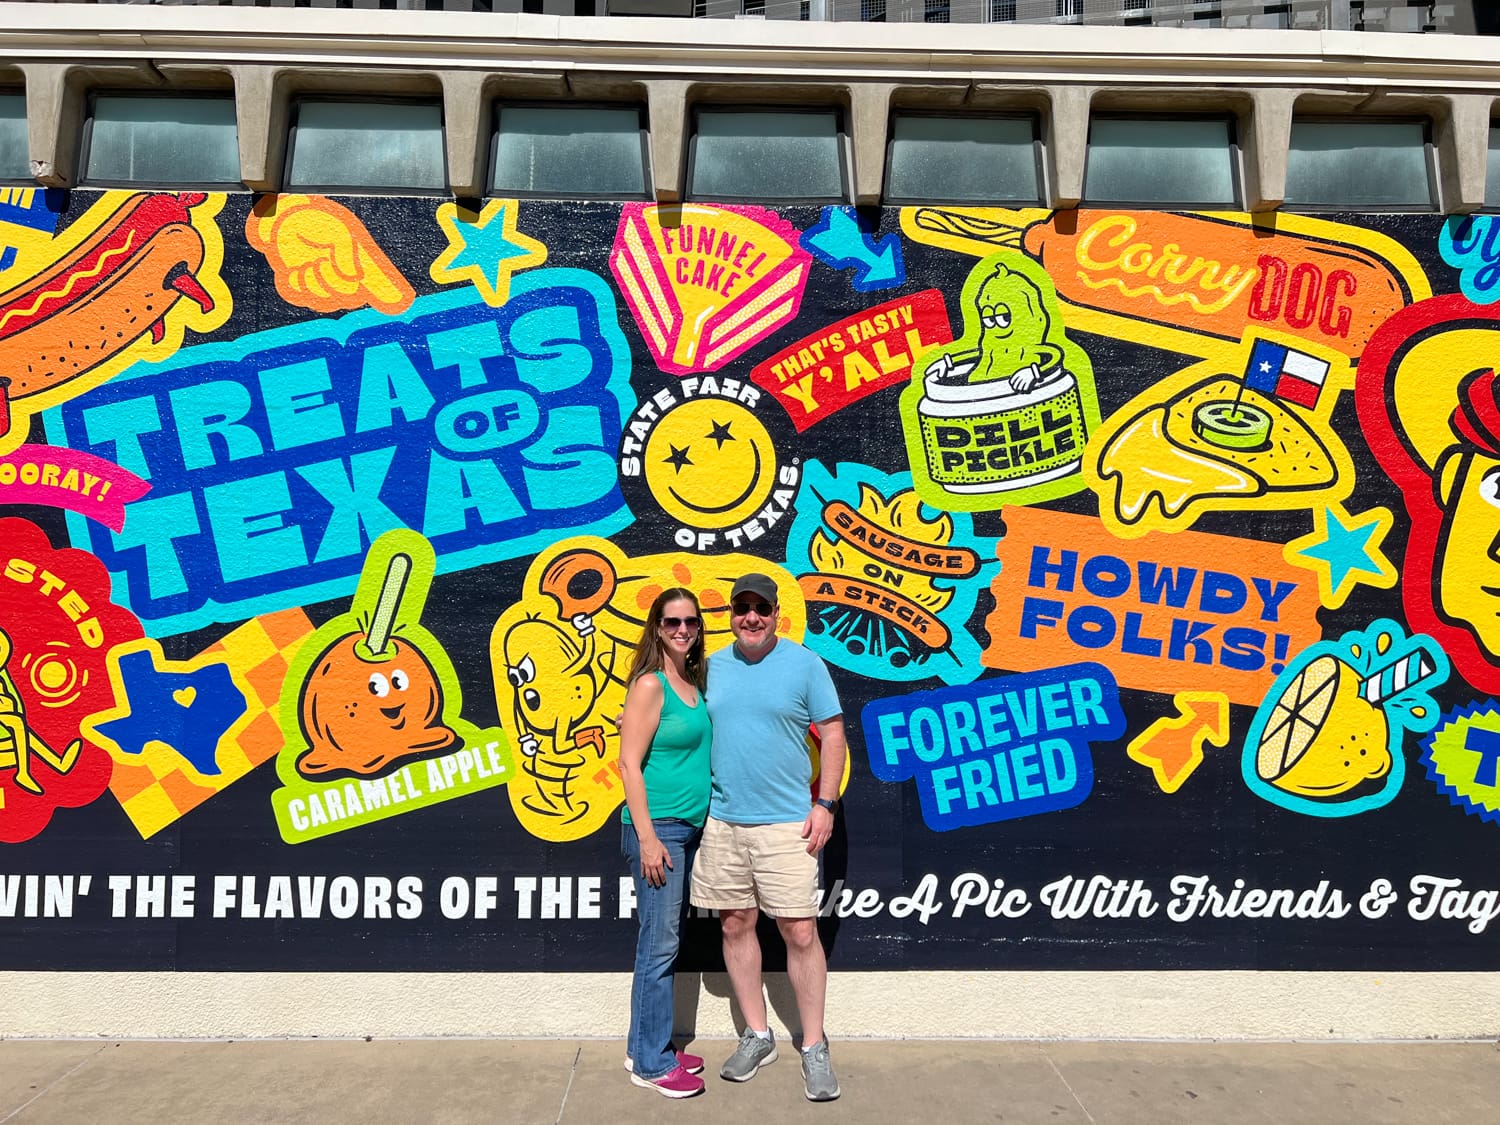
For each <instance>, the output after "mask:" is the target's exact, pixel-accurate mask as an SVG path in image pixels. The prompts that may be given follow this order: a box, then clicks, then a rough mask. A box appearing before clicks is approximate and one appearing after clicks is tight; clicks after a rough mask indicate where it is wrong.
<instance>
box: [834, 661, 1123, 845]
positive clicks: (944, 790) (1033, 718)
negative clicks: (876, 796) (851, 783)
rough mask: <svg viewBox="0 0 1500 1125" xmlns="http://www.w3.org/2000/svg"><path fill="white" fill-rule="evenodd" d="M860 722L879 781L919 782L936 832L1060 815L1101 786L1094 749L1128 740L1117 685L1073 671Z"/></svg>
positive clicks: (917, 703)
mask: <svg viewBox="0 0 1500 1125" xmlns="http://www.w3.org/2000/svg"><path fill="white" fill-rule="evenodd" d="M860 718H861V724H862V726H863V729H864V733H865V740H866V743H867V744H868V747H869V756H870V769H871V770H872V771H873V772H874V774H875V776H876V777H878V778H880V779H881V780H882V781H905V780H906V779H907V778H916V780H917V792H918V794H919V796H920V797H921V800H922V819H923V821H925V822H926V824H927V827H929V828H931V829H933V830H934V831H938V832H947V831H949V830H951V829H954V828H967V827H972V826H974V825H979V824H993V823H996V822H998V821H1002V820H1014V819H1016V818H1017V817H1023V816H1036V815H1038V814H1040V813H1048V812H1057V811H1059V810H1061V809H1070V808H1073V807H1074V806H1076V805H1079V804H1081V803H1082V802H1083V801H1084V799H1085V798H1087V797H1088V795H1089V793H1090V791H1091V790H1092V789H1093V786H1094V759H1093V754H1092V748H1091V746H1090V744H1091V743H1093V742H1102V741H1107V740H1110V739H1115V738H1119V737H1120V736H1121V735H1123V734H1124V733H1125V714H1124V712H1123V711H1121V709H1120V693H1119V688H1118V686H1117V685H1116V683H1115V678H1114V676H1113V674H1112V673H1111V672H1110V670H1109V669H1108V668H1106V667H1104V665H1102V664H1094V663H1081V664H1069V665H1065V666H1063V667H1059V668H1047V669H1044V670H1042V671H1040V672H1027V673H1024V674H1020V675H1014V676H1001V677H997V678H994V679H987V680H980V681H978V682H977V683H972V684H964V685H961V686H958V687H946V688H938V689H937V690H935V691H923V692H913V693H912V694H910V695H902V696H895V697H893V698H889V699H877V700H875V701H874V702H872V703H868V704H866V705H865V708H864V710H863V711H862V712H861V716H860Z"/></svg>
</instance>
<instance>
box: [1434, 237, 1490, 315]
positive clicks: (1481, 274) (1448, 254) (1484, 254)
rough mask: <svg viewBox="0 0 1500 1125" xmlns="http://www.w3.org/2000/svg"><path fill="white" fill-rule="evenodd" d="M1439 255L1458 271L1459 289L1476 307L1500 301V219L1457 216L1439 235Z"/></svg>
mask: <svg viewBox="0 0 1500 1125" xmlns="http://www.w3.org/2000/svg"><path fill="white" fill-rule="evenodd" d="M1438 253H1439V254H1440V255H1442V258H1443V261H1445V262H1447V263H1448V264H1449V265H1450V266H1452V267H1453V268H1454V269H1456V270H1458V271H1459V275H1458V288H1459V291H1460V292H1462V293H1463V295H1464V296H1465V297H1467V298H1468V299H1469V300H1471V301H1473V302H1474V303H1475V304H1476V305H1490V304H1494V302H1496V301H1500V215H1454V216H1452V217H1451V218H1449V219H1448V221H1447V222H1445V223H1444V224H1443V229H1442V230H1441V231H1439V232H1438Z"/></svg>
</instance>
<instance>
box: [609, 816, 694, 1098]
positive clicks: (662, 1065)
mask: <svg viewBox="0 0 1500 1125" xmlns="http://www.w3.org/2000/svg"><path fill="white" fill-rule="evenodd" d="M652 824H653V825H654V827H655V828H656V838H657V839H658V840H660V841H661V842H662V846H663V847H665V848H666V849H667V854H668V855H669V856H671V858H672V866H671V867H669V868H667V869H666V873H667V881H666V882H665V883H663V884H662V885H661V886H659V887H653V886H652V885H651V884H650V883H648V882H646V879H645V877H644V876H643V875H642V874H641V841H640V837H639V836H637V835H636V832H635V825H633V824H625V823H622V824H621V826H620V827H621V832H620V850H621V851H622V852H623V853H625V859H626V861H627V862H629V864H630V874H631V875H632V876H633V877H634V879H635V909H636V917H637V918H639V919H640V923H641V932H640V937H639V938H638V939H637V940H636V944H635V981H634V983H633V984H632V985H631V987H630V1040H629V1046H628V1048H627V1050H628V1051H629V1052H630V1057H631V1059H632V1060H633V1062H634V1066H635V1072H636V1074H638V1075H640V1076H641V1077H642V1078H660V1077H661V1076H662V1075H664V1074H666V1073H667V1072H668V1071H670V1070H671V1069H672V1068H673V1067H675V1066H676V1065H677V1056H676V1055H675V1054H674V1053H673V1051H672V975H673V966H674V963H675V962H676V960H677V946H678V943H679V941H680V939H681V933H682V919H683V917H684V916H685V915H686V914H687V905H688V899H687V884H688V877H689V875H690V874H691V872H692V867H693V857H694V856H695V855H697V854H698V837H699V836H700V835H701V834H702V831H703V830H702V829H701V828H695V827H694V826H693V825H691V824H689V823H688V822H687V821H685V820H676V819H672V818H664V819H662V820H654V821H652Z"/></svg>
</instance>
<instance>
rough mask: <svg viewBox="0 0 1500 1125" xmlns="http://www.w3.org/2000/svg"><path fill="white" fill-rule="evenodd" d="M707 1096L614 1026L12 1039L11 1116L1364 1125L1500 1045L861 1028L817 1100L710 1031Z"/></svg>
mask: <svg viewBox="0 0 1500 1125" xmlns="http://www.w3.org/2000/svg"><path fill="white" fill-rule="evenodd" d="M691 1047H692V1049H693V1050H695V1051H696V1052H698V1053H701V1054H703V1055H704V1056H705V1057H706V1058H707V1059H708V1060H709V1069H708V1072H707V1078H708V1090H707V1092H706V1093H705V1094H703V1095H701V1096H699V1097H697V1098H693V1099H691V1100H689V1101H683V1102H670V1101H668V1100H667V1099H665V1098H663V1097H661V1096H660V1095H658V1094H655V1093H653V1092H652V1091H649V1090H642V1089H639V1088H637V1087H635V1086H632V1085H631V1084H630V1082H629V1079H628V1077H627V1076H626V1074H625V1071H624V1070H623V1068H622V1066H621V1063H622V1059H623V1053H624V1045H623V1043H621V1042H618V1041H608V1040H474V1039H446V1040H439V1039H428V1040H404V1041H403V1040H377V1041H373V1042H366V1041H359V1040H355V1041H348V1040H339V1041H329V1040H274V1041H266V1040H255V1041H231V1042H203V1041H194V1042H162V1041H124V1042H119V1041H107V1040H106V1041H97V1042H95V1041H79V1040H9V1041H4V1042H0V1125H80V1123H88V1125H175V1123H177V1122H184V1123H188V1122H190V1123H193V1125H304V1123H306V1125H417V1123H420V1125H471V1123H477V1122H486V1123H488V1122H496V1123H511V1122H514V1123H518V1125H531V1123H538V1125H553V1123H569V1125H572V1123H583V1125H587V1123H593V1122H600V1123H603V1122H608V1123H610V1125H631V1123H635V1122H678V1121H680V1122H684V1123H686V1122H708V1121H713V1122H723V1121H735V1122H773V1121H775V1122H780V1121H824V1122H838V1121H850V1122H852V1121H859V1122H861V1123H865V1125H966V1123H969V1122H1005V1123H1008V1125H1175V1123H1178V1122H1195V1123H1197V1122H1201V1123H1204V1125H1241V1123H1246V1125H1248V1123H1252V1122H1255V1123H1260V1122H1275V1123H1276V1125H1303V1123H1307V1125H1323V1123H1342V1122H1348V1123H1350V1125H1383V1123H1386V1122H1391V1123H1403V1125H1405V1123H1421V1125H1441V1123H1444V1122H1463V1123H1464V1125H1475V1123H1478V1122H1489V1121H1495V1120H1497V1105H1500V1049H1497V1045H1496V1044H1495V1043H1494V1042H1488V1041H1486V1042H1462V1043H1452V1042H1449V1043H1429V1042H1423V1043H1376V1044H1343V1043H1341V1044H1323V1043H1318V1044H1310V1043H1222V1042H1221V1043H1155V1042H1153V1043H1142V1042H1123V1043H1122V1042H1034V1041H1033V1042H1027V1041H984V1042H981V1041H974V1040H959V1041H933V1040H921V1041H918V1040H905V1041H890V1040H879V1041H876V1040H852V1041H848V1040H846V1041H836V1042H835V1043H834V1051H833V1058H834V1062H835V1065H836V1067H837V1069H838V1073H839V1078H840V1082H841V1084H842V1086H843V1089H844V1096H843V1097H842V1098H840V1099H839V1100H838V1101H837V1102H832V1103H828V1104H823V1105H812V1104H810V1103H808V1102H807V1101H806V1100H805V1099H804V1098H803V1094H802V1083H801V1075H800V1071H799V1068H798V1064H797V1059H796V1056H795V1053H794V1052H793V1051H792V1050H790V1049H787V1045H785V1044H782V1047H783V1049H782V1052H781V1058H780V1060H779V1061H777V1062H776V1063H774V1064H772V1065H771V1066H769V1067H767V1068H766V1069H764V1070H762V1071H761V1073H760V1074H759V1075H757V1076H756V1078H755V1079H753V1080H752V1081H750V1082H747V1083H744V1084H743V1085H735V1084H733V1083H729V1082H724V1081H722V1080H720V1079H719V1078H718V1077H717V1074H716V1071H717V1067H718V1063H719V1062H721V1061H722V1060H723V1058H724V1057H725V1056H726V1055H727V1054H728V1053H729V1051H730V1050H731V1049H732V1047H733V1044H732V1043H730V1042H727V1041H719V1040H700V1041H698V1042H696V1043H694V1044H691Z"/></svg>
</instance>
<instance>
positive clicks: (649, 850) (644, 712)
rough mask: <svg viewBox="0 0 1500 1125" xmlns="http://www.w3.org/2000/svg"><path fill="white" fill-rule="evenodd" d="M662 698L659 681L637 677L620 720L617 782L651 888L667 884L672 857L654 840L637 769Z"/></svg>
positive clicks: (653, 730) (648, 744) (648, 745)
mask: <svg viewBox="0 0 1500 1125" xmlns="http://www.w3.org/2000/svg"><path fill="white" fill-rule="evenodd" d="M664 698H665V696H664V695H663V694H662V688H661V681H660V680H659V679H657V678H656V677H655V676H651V675H647V676H641V677H640V678H638V679H637V680H636V681H635V682H634V683H633V684H631V685H630V690H629V691H628V692H626V693H625V713H624V715H622V716H621V718H620V781H621V782H622V783H623V784H624V786H625V804H626V807H628V808H629V809H630V823H631V824H633V825H634V826H635V834H636V836H637V837H638V838H639V839H640V842H641V874H643V875H645V877H646V882H648V883H650V884H651V885H652V886H653V887H660V886H661V885H663V884H664V883H665V882H666V881H667V872H666V869H667V868H668V867H671V866H672V857H671V856H669V855H668V854H667V849H666V848H665V847H663V846H662V842H661V841H660V840H658V839H657V838H656V827H655V825H653V824H652V823H651V806H650V804H649V803H648V802H647V800H646V779H645V777H644V776H642V774H641V766H642V765H643V764H644V763H645V761H646V751H647V750H649V749H650V748H651V739H652V738H654V737H655V735H656V727H657V724H658V723H659V722H660V721H661V705H662V701H663V699H664Z"/></svg>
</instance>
